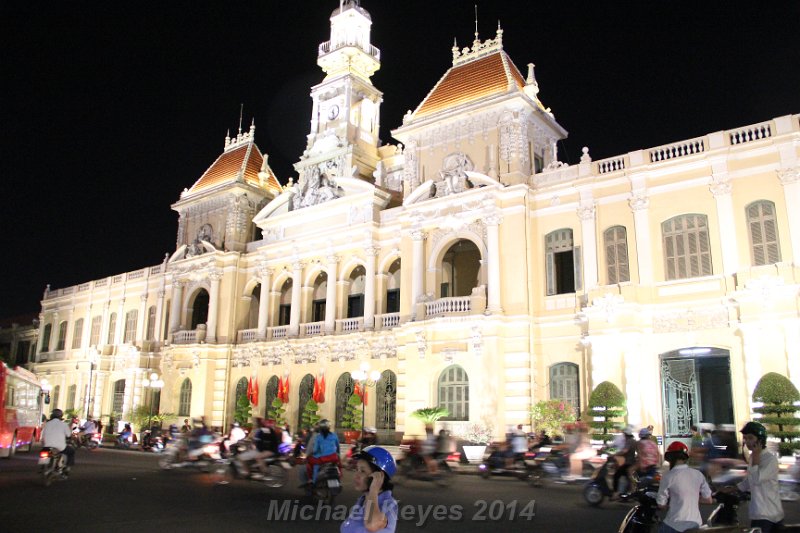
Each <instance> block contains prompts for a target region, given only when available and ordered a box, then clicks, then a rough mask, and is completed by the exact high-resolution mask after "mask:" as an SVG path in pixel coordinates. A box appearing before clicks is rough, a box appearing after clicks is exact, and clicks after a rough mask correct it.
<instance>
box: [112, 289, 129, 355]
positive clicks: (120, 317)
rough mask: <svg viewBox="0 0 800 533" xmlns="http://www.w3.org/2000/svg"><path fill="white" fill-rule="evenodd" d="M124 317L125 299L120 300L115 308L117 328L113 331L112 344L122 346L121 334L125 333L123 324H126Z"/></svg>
mask: <svg viewBox="0 0 800 533" xmlns="http://www.w3.org/2000/svg"><path fill="white" fill-rule="evenodd" d="M126 318H127V317H126V316H125V298H121V299H120V301H119V305H118V306H117V327H116V331H114V344H122V341H123V338H122V332H123V331H125V324H126V322H127V320H126Z"/></svg>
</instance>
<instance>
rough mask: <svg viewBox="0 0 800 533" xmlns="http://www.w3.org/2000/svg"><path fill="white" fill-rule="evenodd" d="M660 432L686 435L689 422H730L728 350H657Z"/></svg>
mask: <svg viewBox="0 0 800 533" xmlns="http://www.w3.org/2000/svg"><path fill="white" fill-rule="evenodd" d="M661 383H662V394H663V400H664V401H663V405H664V433H665V436H666V437H667V438H676V437H688V436H690V435H691V427H692V425H696V424H698V423H700V422H708V423H711V424H714V425H719V424H733V394H732V392H731V370H730V352H729V351H728V350H722V349H720V348H708V347H693V348H683V349H681V350H676V351H674V352H667V353H664V354H661Z"/></svg>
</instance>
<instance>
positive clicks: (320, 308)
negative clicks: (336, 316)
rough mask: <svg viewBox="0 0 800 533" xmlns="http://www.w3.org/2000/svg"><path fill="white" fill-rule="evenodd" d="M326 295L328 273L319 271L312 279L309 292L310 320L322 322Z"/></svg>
mask: <svg viewBox="0 0 800 533" xmlns="http://www.w3.org/2000/svg"><path fill="white" fill-rule="evenodd" d="M327 296H328V274H327V273H326V272H320V274H319V275H318V276H317V279H315V280H314V286H313V290H312V293H311V322H322V321H324V320H325V302H326V300H327Z"/></svg>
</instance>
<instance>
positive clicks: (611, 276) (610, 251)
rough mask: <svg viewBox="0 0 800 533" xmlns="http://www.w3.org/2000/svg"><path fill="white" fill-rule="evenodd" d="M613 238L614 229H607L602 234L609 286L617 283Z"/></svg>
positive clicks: (614, 240)
mask: <svg viewBox="0 0 800 533" xmlns="http://www.w3.org/2000/svg"><path fill="white" fill-rule="evenodd" d="M615 237H616V235H615V231H614V228H609V229H607V230H606V231H604V232H603V245H604V247H605V249H606V274H607V276H608V284H609V285H614V284H615V283H618V279H617V269H618V263H617V246H616V239H615Z"/></svg>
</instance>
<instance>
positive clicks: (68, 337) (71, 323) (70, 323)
mask: <svg viewBox="0 0 800 533" xmlns="http://www.w3.org/2000/svg"><path fill="white" fill-rule="evenodd" d="M60 326H61V325H60V324H59V329H60ZM74 336H75V307H74V306H73V307H70V308H69V311H68V312H67V331H65V332H64V351H67V350H71V349H72V339H73V338H74ZM11 353H12V354H13V353H14V352H11Z"/></svg>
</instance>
